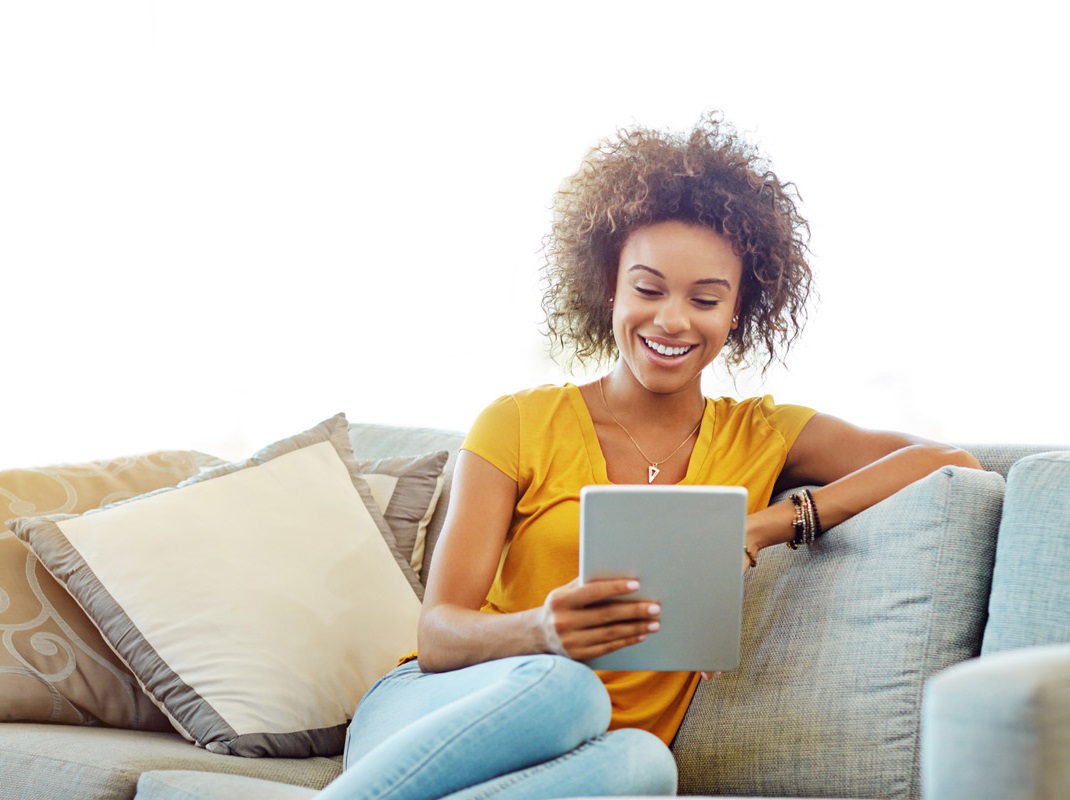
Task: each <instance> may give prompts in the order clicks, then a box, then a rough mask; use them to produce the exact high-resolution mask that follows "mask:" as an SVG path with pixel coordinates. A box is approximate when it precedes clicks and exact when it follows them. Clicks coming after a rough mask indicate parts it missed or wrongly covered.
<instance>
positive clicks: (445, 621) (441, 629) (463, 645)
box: [418, 603, 546, 672]
mask: <svg viewBox="0 0 1070 800" xmlns="http://www.w3.org/2000/svg"><path fill="white" fill-rule="evenodd" d="M418 643H419V659H420V668H421V669H423V670H424V671H425V672H447V671H449V670H453V669H459V668H461V667H467V666H471V665H472V664H481V663H483V662H485V661H491V660H494V659H496V658H507V657H509V656H517V655H527V654H531V653H542V652H546V646H545V643H544V637H543V635H542V631H541V628H540V624H539V617H538V609H532V610H530V611H521V612H517V613H515V614H487V613H485V612H482V611H474V610H472V609H469V608H461V607H460V606H455V605H449V604H446V603H442V604H439V605H437V606H435V607H434V608H431V609H426V608H425V610H424V612H423V613H422V614H421V616H420V627H419V634H418Z"/></svg>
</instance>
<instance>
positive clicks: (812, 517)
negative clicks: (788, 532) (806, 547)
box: [787, 489, 824, 550]
mask: <svg viewBox="0 0 1070 800" xmlns="http://www.w3.org/2000/svg"><path fill="white" fill-rule="evenodd" d="M791 504H792V505H793V506H795V517H794V519H792V522H791V527H792V530H793V531H794V536H793V537H792V539H791V541H790V542H788V543H787V544H788V547H790V548H791V549H792V550H796V549H798V547H799V545H800V544H813V543H814V539H816V538H817V537H818V536H820V535H821V534H822V533H824V531H823V530H822V529H821V518H820V517H819V516H818V514H817V504H816V503H814V496H813V494H812V493H811V492H810V490H809V489H803V490H802V491H801V492H797V493H796V494H793V495H792V496H791Z"/></svg>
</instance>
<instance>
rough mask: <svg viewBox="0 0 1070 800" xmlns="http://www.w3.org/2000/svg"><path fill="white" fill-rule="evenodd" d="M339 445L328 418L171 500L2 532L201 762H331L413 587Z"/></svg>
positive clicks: (411, 619) (414, 607) (393, 654)
mask: <svg viewBox="0 0 1070 800" xmlns="http://www.w3.org/2000/svg"><path fill="white" fill-rule="evenodd" d="M347 430H348V425H347V423H346V420H345V417H344V416H343V415H341V414H339V415H337V416H336V417H334V418H332V419H330V420H327V421H326V422H323V423H321V424H320V425H317V426H316V427H315V428H312V429H310V430H308V431H305V432H304V433H302V434H298V435H297V436H294V437H292V438H290V439H285V440H283V441H280V442H277V443H275V444H274V445H271V446H269V447H266V448H264V449H263V450H261V451H260V452H259V453H257V454H256V455H254V456H253V457H252V458H250V459H249V460H247V461H244V462H240V463H234V464H226V465H224V466H221V467H218V468H216V469H214V470H211V471H210V472H207V473H204V474H202V475H198V476H196V477H193V478H191V479H189V480H187V481H184V482H183V483H181V484H179V485H178V486H177V487H173V488H169V489H162V490H160V491H157V492H153V493H151V494H147V495H143V496H141V497H137V498H134V499H133V500H129V501H126V502H123V503H118V504H115V505H111V506H108V507H106V508H102V509H99V510H97V511H93V512H90V513H87V514H84V515H82V516H71V515H60V516H53V517H45V518H34V519H21V520H16V521H15V522H14V523H13V527H14V530H15V532H16V534H17V535H18V536H19V538H21V539H22V540H24V541H26V542H27V543H28V544H29V545H30V547H31V548H32V549H33V550H34V552H35V553H37V556H38V557H39V558H40V559H41V561H42V563H44V564H45V566H46V567H47V568H48V570H49V572H51V573H52V574H53V575H54V576H58V577H59V578H60V579H61V580H62V581H63V582H64V585H65V586H66V588H67V591H69V592H70V593H71V595H72V596H73V597H74V598H75V599H76V600H77V601H78V603H79V605H81V606H82V608H83V609H85V611H86V612H87V614H88V615H89V616H90V618H92V619H93V621H94V622H95V623H96V624H97V625H98V626H99V627H100V629H101V632H102V633H103V635H104V637H105V639H106V640H107V641H108V642H109V643H110V644H111V645H112V647H113V648H114V649H115V651H116V652H117V653H118V655H119V656H120V657H121V658H122V660H123V661H124V662H125V663H126V664H127V665H128V666H129V667H130V669H131V671H132V672H133V673H134V674H135V675H136V676H137V679H138V682H139V683H140V684H141V685H142V686H143V687H144V689H145V691H147V692H148V693H149V694H150V695H152V697H153V699H154V700H155V701H156V703H157V704H158V705H159V706H160V707H161V708H162V709H163V710H164V712H165V713H166V714H167V716H168V718H169V719H170V720H171V722H172V724H174V726H175V727H176V728H177V729H178V730H179V731H180V732H181V733H182V734H183V735H185V736H186V737H187V738H189V739H190V740H191V741H194V742H196V743H197V744H199V745H201V746H203V747H205V748H207V749H208V750H210V751H212V752H216V753H226V754H231V755H241V756H280V757H304V756H310V755H335V754H337V753H340V752H342V749H343V745H344V738H345V731H346V726H347V722H348V720H349V717H350V714H351V713H352V712H353V709H354V708H356V705H357V702H358V701H359V700H360V698H361V696H362V695H363V694H364V692H365V691H366V690H367V689H368V688H369V687H370V686H371V684H372V683H373V682H374V681H376V680H377V679H378V678H379V677H380V676H382V675H383V674H385V673H386V672H387V671H388V670H389V669H391V668H392V667H393V666H394V664H395V663H396V662H397V658H398V657H399V656H400V655H403V654H404V653H407V652H409V651H411V650H413V649H414V648H415V646H416V620H417V616H418V615H419V611H420V602H419V600H418V599H417V597H416V595H415V594H414V591H413V587H414V586H416V585H418V581H416V579H415V575H413V573H412V570H411V568H410V567H409V565H408V562H407V561H406V560H405V559H403V558H401V557H400V556H399V555H398V554H397V553H396V550H395V548H394V547H393V535H392V534H391V532H390V529H389V527H388V526H387V524H386V521H385V520H384V519H383V517H382V515H381V514H380V512H379V510H378V508H377V507H376V505H375V501H374V500H373V499H372V497H371V493H370V491H369V490H368V488H367V486H366V485H365V483H364V481H363V479H362V478H361V477H360V475H359V472H358V469H357V463H356V460H355V459H354V458H353V453H352V449H351V448H350V444H349V438H348V434H347Z"/></svg>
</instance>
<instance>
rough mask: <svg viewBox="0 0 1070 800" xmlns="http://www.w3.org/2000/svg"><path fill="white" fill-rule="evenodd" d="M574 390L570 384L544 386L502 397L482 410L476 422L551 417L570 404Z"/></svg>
mask: <svg viewBox="0 0 1070 800" xmlns="http://www.w3.org/2000/svg"><path fill="white" fill-rule="evenodd" d="M574 389H575V387H573V386H572V385H571V384H565V385H564V386H555V385H550V384H546V385H543V386H536V387H533V388H530V389H522V390H520V391H518V392H513V393H511V394H506V395H502V396H501V397H499V398H498V399H497V400H495V401H494V402H492V403H491V404H489V405H488V406H487V407H486V408H484V409H483V411H482V412H481V413H480V415H479V417H478V419H477V422H478V421H479V420H483V419H485V418H486V417H488V416H490V417H493V418H497V419H500V418H502V416H503V415H504V416H507V417H508V418H510V419H513V420H516V419H519V418H524V419H525V420H527V419H533V418H537V417H539V416H552V415H553V414H555V413H556V412H557V411H558V410H560V409H561V408H562V407H564V406H566V405H568V404H569V403H571V393H572V391H573V390H574Z"/></svg>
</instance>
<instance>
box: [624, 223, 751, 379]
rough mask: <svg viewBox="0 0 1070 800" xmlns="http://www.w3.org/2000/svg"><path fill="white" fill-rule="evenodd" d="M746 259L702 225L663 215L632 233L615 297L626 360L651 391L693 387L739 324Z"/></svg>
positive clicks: (628, 365) (625, 363) (632, 371)
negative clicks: (666, 219) (740, 290)
mask: <svg viewBox="0 0 1070 800" xmlns="http://www.w3.org/2000/svg"><path fill="white" fill-rule="evenodd" d="M742 275H743V262H742V261H741V260H740V258H739V256H737V255H736V254H735V253H734V252H733V250H732V245H731V244H730V243H729V241H728V240H727V239H725V238H724V237H723V236H721V235H719V234H717V233H715V232H714V231H713V230H711V229H709V228H706V227H703V226H701V225H690V224H687V223H683V222H677V221H669V222H658V223H656V224H653V225H648V226H645V227H642V228H638V229H637V230H635V231H633V232H632V233H631V235H629V236H628V238H627V240H625V242H624V247H623V249H622V250H621V253H620V263H619V265H618V268H617V286H616V292H615V294H614V297H613V336H614V338H615V339H616V342H617V348H618V350H619V351H620V356H621V362H622V365H624V366H627V368H628V369H629V370H630V371H631V373H632V375H633V376H634V377H635V379H636V380H637V381H638V382H639V383H640V384H642V385H643V386H644V387H646V388H647V389H648V390H650V391H652V392H656V393H658V394H671V393H674V392H677V391H681V390H683V389H687V388H689V387H691V386H693V385H694V384H695V383H696V382H697V381H699V380H700V378H701V374H702V370H703V369H705V368H706V367H707V366H709V364H710V363H711V362H712V361H713V360H714V359H715V358H716V357H717V354H718V353H720V352H721V348H722V347H724V343H725V340H726V339H727V338H728V334H729V333H730V332H731V331H732V329H733V328H735V327H736V323H735V322H734V318H735V316H736V314H737V313H738V311H739V301H740V294H739V285H740V280H741V278H742Z"/></svg>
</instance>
